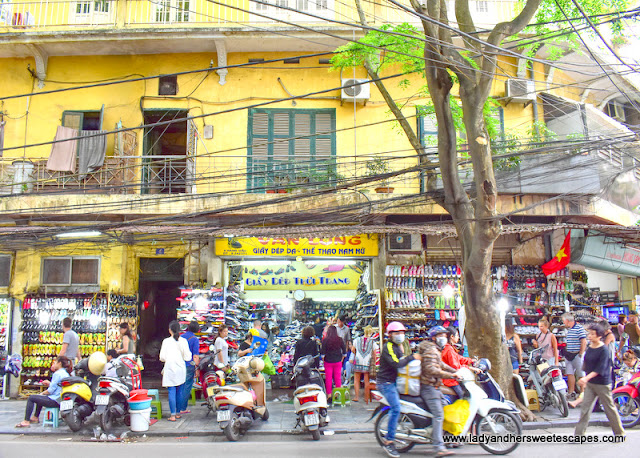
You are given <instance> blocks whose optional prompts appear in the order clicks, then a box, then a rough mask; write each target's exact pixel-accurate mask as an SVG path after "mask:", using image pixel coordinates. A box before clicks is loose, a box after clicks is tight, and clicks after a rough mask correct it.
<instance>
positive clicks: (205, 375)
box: [198, 350, 225, 415]
mask: <svg viewBox="0 0 640 458" xmlns="http://www.w3.org/2000/svg"><path fill="white" fill-rule="evenodd" d="M220 351H221V350H216V351H209V352H207V353H206V354H205V355H204V356H202V357H201V358H200V362H199V363H198V371H199V372H200V378H199V382H200V386H201V387H202V395H203V397H204V400H205V402H204V403H203V404H202V405H206V406H207V409H208V410H207V415H209V413H211V412H214V411H215V410H216V404H215V401H214V396H213V395H214V388H215V387H216V386H224V385H225V376H224V371H222V370H220V369H218V368H217V367H216V364H215V360H216V356H217V355H218V353H220Z"/></svg>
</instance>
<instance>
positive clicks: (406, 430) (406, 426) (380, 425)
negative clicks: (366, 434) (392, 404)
mask: <svg viewBox="0 0 640 458" xmlns="http://www.w3.org/2000/svg"><path fill="white" fill-rule="evenodd" d="M388 423H389V409H387V410H385V411H384V412H382V413H381V414H380V415H378V418H377V419H376V424H375V427H374V431H375V435H376V440H377V441H378V444H380V447H384V443H385V440H386V439H385V436H386V435H387V425H388ZM415 428H416V426H415V424H414V423H413V420H411V418H409V417H408V416H407V415H404V414H402V413H401V414H400V418H399V419H398V427H397V428H396V434H397V433H403V434H410V432H411V429H415ZM394 444H395V446H396V450H397V451H398V452H399V453H406V452H408V451H409V450H411V449H412V448H413V447H414V445H416V444H415V442H411V441H409V440H404V439H398V438H396V439H395V441H394Z"/></svg>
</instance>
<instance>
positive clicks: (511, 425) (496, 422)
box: [476, 409, 522, 455]
mask: <svg viewBox="0 0 640 458" xmlns="http://www.w3.org/2000/svg"><path fill="white" fill-rule="evenodd" d="M476 434H477V435H478V436H480V435H485V436H506V435H508V434H513V435H516V436H519V435H520V434H522V425H521V424H520V419H519V418H518V417H516V416H515V415H514V414H513V413H512V412H509V411H508V410H503V409H493V410H491V411H490V412H489V414H488V415H487V416H486V417H478V418H476ZM485 442H489V441H483V442H481V443H480V447H482V448H483V449H485V450H486V451H487V452H489V453H493V454H494V455H506V454H508V453H511V452H513V451H514V450H515V449H516V448H517V447H518V445H519V444H518V443H517V442H513V443H511V442H500V441H499V440H498V441H496V442H495V443H494V442H489V443H485Z"/></svg>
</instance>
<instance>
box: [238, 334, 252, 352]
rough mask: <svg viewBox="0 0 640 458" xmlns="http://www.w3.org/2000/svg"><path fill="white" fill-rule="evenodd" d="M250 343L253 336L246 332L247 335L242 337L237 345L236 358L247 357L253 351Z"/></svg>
mask: <svg viewBox="0 0 640 458" xmlns="http://www.w3.org/2000/svg"><path fill="white" fill-rule="evenodd" d="M252 343H253V335H252V334H251V333H250V332H247V335H246V336H244V340H243V341H242V342H240V345H238V358H242V357H243V356H247V355H248V354H249V353H251V352H252V351H253V347H252V346H251V344H252Z"/></svg>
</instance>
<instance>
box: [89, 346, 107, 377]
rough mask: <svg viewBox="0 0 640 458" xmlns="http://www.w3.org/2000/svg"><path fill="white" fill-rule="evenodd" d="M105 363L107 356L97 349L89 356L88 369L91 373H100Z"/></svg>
mask: <svg viewBox="0 0 640 458" xmlns="http://www.w3.org/2000/svg"><path fill="white" fill-rule="evenodd" d="M106 365H107V356H106V355H105V354H104V353H102V352H101V351H97V352H95V353H94V354H92V355H91V356H89V371H90V372H91V373H92V374H93V375H100V374H102V371H103V370H104V366H106Z"/></svg>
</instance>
